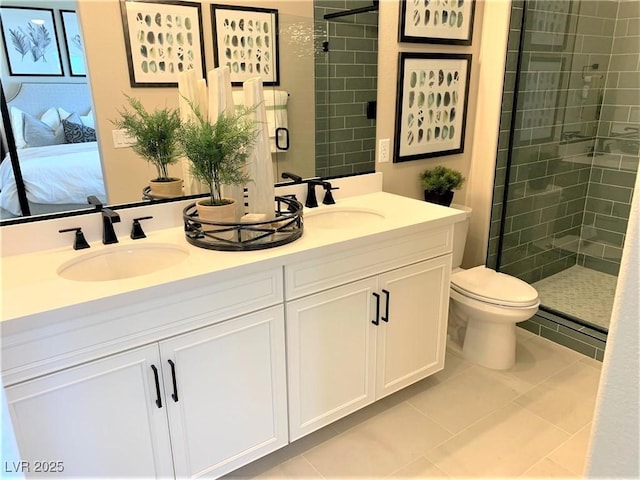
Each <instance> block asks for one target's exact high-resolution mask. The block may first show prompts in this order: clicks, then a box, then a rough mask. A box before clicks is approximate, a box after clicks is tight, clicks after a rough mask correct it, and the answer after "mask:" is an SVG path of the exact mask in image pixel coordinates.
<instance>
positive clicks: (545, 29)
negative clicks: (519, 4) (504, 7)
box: [525, 0, 573, 52]
mask: <svg viewBox="0 0 640 480" xmlns="http://www.w3.org/2000/svg"><path fill="white" fill-rule="evenodd" d="M572 6H573V2H558V1H556V0H533V1H529V2H527V17H528V18H529V20H528V21H527V32H526V36H525V46H526V48H527V50H538V51H554V52H555V51H559V50H564V49H565V48H566V46H567V39H568V34H569V28H570V27H569V23H570V19H571V8H572Z"/></svg>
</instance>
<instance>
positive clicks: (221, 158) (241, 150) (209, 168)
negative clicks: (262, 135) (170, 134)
mask: <svg viewBox="0 0 640 480" xmlns="http://www.w3.org/2000/svg"><path fill="white" fill-rule="evenodd" d="M191 108H192V110H193V112H194V115H193V118H192V119H191V120H190V121H188V122H186V123H184V124H183V125H182V127H181V128H180V131H179V133H178V143H179V145H180V147H181V149H182V152H183V155H184V156H185V157H186V158H187V159H188V160H189V161H190V162H191V174H192V175H193V177H194V178H195V179H197V180H200V181H201V182H203V183H204V184H206V185H207V186H208V187H209V195H208V197H205V198H203V199H201V200H199V201H197V202H196V208H197V211H198V217H199V218H200V219H202V220H205V221H206V220H212V221H221V222H237V221H239V219H237V218H235V211H236V206H235V200H233V199H229V198H224V197H223V196H222V185H244V184H245V183H247V182H249V181H250V180H251V179H250V178H249V176H248V175H247V172H246V169H245V166H246V162H247V159H248V157H249V155H250V154H251V150H252V147H253V144H254V142H255V140H256V134H257V130H256V122H255V121H254V120H252V119H251V118H249V117H248V115H249V113H251V112H252V110H251V109H247V108H244V107H242V108H239V109H237V110H236V112H235V113H234V114H232V115H230V114H226V113H222V114H220V115H219V116H218V118H217V120H216V121H215V122H214V123H212V122H211V121H209V120H208V119H206V118H205V117H204V116H203V115H202V113H201V112H200V110H199V109H198V108H196V107H194V106H193V105H191Z"/></svg>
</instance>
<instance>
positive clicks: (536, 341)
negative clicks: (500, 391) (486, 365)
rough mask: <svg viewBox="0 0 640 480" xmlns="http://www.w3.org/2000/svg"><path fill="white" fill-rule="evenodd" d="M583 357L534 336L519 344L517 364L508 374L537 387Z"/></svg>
mask: <svg viewBox="0 0 640 480" xmlns="http://www.w3.org/2000/svg"><path fill="white" fill-rule="evenodd" d="M520 330H522V329H520ZM583 357H584V356H583V355H581V354H580V353H577V352H574V351H573V350H569V349H568V348H566V347H563V346H561V345H557V344H555V343H553V342H551V341H549V340H547V339H545V338H542V337H536V336H533V337H530V338H527V339H525V340H524V341H520V342H518V344H517V348H516V364H515V365H514V366H513V367H512V368H511V369H510V370H508V373H510V374H511V375H513V376H515V377H516V378H518V379H520V380H523V381H525V382H528V383H529V384H531V385H537V384H539V383H540V382H542V381H544V380H546V379H547V378H549V377H551V376H553V375H555V374H556V373H558V371H560V370H561V369H563V368H565V367H567V365H570V364H571V363H574V362H577V361H578V360H580V359H581V358H583Z"/></svg>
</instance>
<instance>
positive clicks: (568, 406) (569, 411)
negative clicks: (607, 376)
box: [515, 362, 600, 433]
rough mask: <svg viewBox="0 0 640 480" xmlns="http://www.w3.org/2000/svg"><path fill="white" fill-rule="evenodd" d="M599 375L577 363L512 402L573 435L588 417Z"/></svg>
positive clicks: (592, 408) (595, 371) (590, 413)
mask: <svg viewBox="0 0 640 480" xmlns="http://www.w3.org/2000/svg"><path fill="white" fill-rule="evenodd" d="M599 382H600V372H599V371H598V370H596V369H595V368H593V367H591V366H590V365H587V364H585V363H582V362H577V363H574V364H572V365H570V366H569V367H567V368H566V369H564V370H562V371H561V372H560V373H558V374H556V375H554V376H553V377H551V378H549V379H548V380H546V381H545V382H543V383H541V384H540V385H538V386H537V387H535V388H534V389H532V390H530V391H529V392H528V393H526V394H524V395H522V396H521V397H518V398H517V399H516V400H515V402H516V403H517V404H519V405H522V406H523V407H525V408H527V409H528V410H530V411H531V412H534V413H535V414H536V415H539V416H540V417H542V418H544V419H546V420H548V421H550V422H551V423H553V424H554V425H557V426H558V427H560V428H562V429H564V430H565V431H567V432H569V433H576V432H577V431H578V430H580V429H581V428H582V427H584V426H585V425H586V424H588V423H589V422H590V421H591V419H592V417H593V411H594V408H595V398H596V394H597V391H598V384H599Z"/></svg>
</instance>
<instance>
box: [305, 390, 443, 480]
mask: <svg viewBox="0 0 640 480" xmlns="http://www.w3.org/2000/svg"><path fill="white" fill-rule="evenodd" d="M450 436H451V434H450V433H449V432H447V431H446V430H445V429H443V428H442V427H440V426H439V425H437V424H436V423H435V422H433V421H432V420H429V419H428V418H427V417H425V416H424V415H423V414H421V413H420V412H419V411H418V410H416V409H415V408H413V407H412V406H411V405H409V404H407V403H401V404H400V405H397V406H395V407H393V408H391V409H389V410H387V411H385V412H383V413H381V414H379V415H377V416H376V417H375V418H372V419H370V420H367V421H366V422H364V423H362V424H361V425H358V426H356V427H354V428H351V429H350V430H348V431H347V432H345V433H343V434H341V435H339V436H337V437H335V438H333V439H331V440H329V441H327V442H324V443H322V444H321V445H319V446H317V447H316V448H314V449H312V450H310V451H309V452H307V453H305V454H304V456H305V458H306V459H307V460H309V462H310V463H311V465H313V466H314V468H315V469H316V470H318V471H319V472H320V473H321V474H322V475H323V476H325V477H353V476H362V477H370V478H371V477H381V476H386V475H389V474H391V473H393V472H394V471H396V470H398V469H399V468H401V467H403V466H406V465H408V464H409V463H410V462H411V461H412V460H415V459H417V458H418V457H419V456H420V455H421V454H422V452H423V451H424V450H426V449H428V448H430V447H433V446H435V445H438V444H440V443H442V442H443V441H445V440H446V439H448V438H450Z"/></svg>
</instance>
